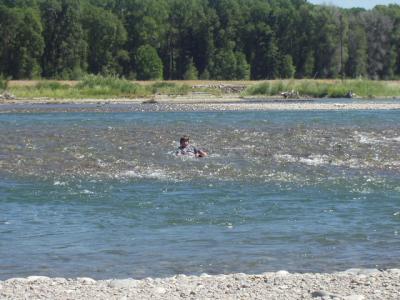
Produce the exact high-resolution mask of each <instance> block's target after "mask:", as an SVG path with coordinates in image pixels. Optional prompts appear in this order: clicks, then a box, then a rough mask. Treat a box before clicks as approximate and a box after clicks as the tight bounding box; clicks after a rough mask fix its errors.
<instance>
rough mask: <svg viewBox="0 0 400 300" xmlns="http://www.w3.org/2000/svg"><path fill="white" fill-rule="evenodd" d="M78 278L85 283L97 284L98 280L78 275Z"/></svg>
mask: <svg viewBox="0 0 400 300" xmlns="http://www.w3.org/2000/svg"><path fill="white" fill-rule="evenodd" d="M76 280H77V281H78V282H80V283H83V284H96V280H94V279H92V278H89V277H78V278H77V279H76Z"/></svg>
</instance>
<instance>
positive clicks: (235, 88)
mask: <svg viewBox="0 0 400 300" xmlns="http://www.w3.org/2000/svg"><path fill="white" fill-rule="evenodd" d="M246 87H247V86H246V85H243V84H197V85H193V86H192V89H216V90H219V91H221V92H222V93H225V94H236V93H241V92H242V91H244V90H245V89H246Z"/></svg>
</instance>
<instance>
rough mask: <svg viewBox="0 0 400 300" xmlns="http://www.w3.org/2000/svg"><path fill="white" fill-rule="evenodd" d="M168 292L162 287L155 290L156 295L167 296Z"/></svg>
mask: <svg viewBox="0 0 400 300" xmlns="http://www.w3.org/2000/svg"><path fill="white" fill-rule="evenodd" d="M166 292H167V290H166V289H164V288H163V287H161V286H159V287H156V288H155V289H154V293H156V294H165V293H166Z"/></svg>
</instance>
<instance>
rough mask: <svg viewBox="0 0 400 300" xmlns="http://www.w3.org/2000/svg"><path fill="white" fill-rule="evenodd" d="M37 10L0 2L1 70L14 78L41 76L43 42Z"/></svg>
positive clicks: (0, 71)
mask: <svg viewBox="0 0 400 300" xmlns="http://www.w3.org/2000/svg"><path fill="white" fill-rule="evenodd" d="M41 34H42V26H41V22H40V18H39V15H38V11H36V10H35V9H34V8H7V7H5V6H0V73H4V74H7V75H8V76H11V77H12V78H14V79H21V78H33V77H38V76H40V72H41V68H40V59H41V56H42V53H43V48H44V43H43V38H42V35H41Z"/></svg>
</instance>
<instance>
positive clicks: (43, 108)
mask: <svg viewBox="0 0 400 300" xmlns="http://www.w3.org/2000/svg"><path fill="white" fill-rule="evenodd" d="M377 109H379V110H400V102H398V103H362V102H357V103H318V102H304V101H298V102H293V101H289V102H260V103H254V102H215V103H189V102H188V103H185V102H181V103H172V102H171V103H169V102H160V103H152V104H142V103H138V102H122V101H120V102H113V101H101V102H97V103H92V102H65V103H57V104H55V103H34V102H24V103H3V104H0V113H19V112H22V113H35V112H163V111H165V112H168V111H171V112H196V111H206V112H212V111H282V110H377Z"/></svg>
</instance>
